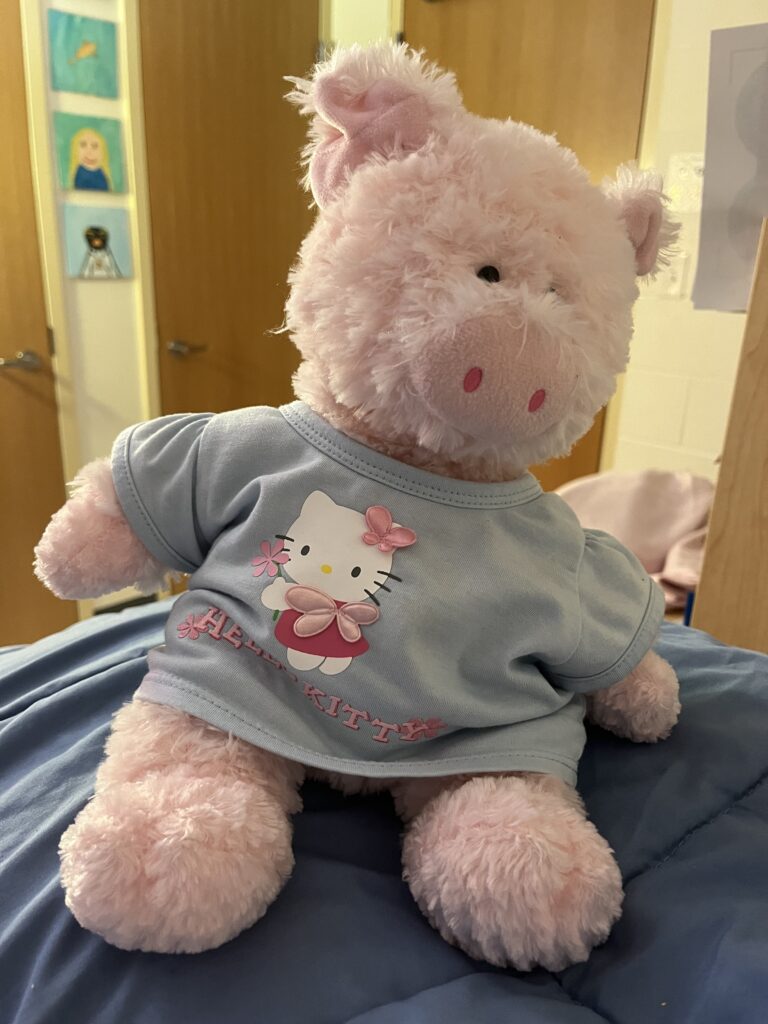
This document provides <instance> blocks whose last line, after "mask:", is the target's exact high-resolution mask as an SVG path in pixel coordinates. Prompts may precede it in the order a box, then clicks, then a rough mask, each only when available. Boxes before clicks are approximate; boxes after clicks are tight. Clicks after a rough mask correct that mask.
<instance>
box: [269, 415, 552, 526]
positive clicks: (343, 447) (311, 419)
mask: <svg viewBox="0 0 768 1024" xmlns="http://www.w3.org/2000/svg"><path fill="white" fill-rule="evenodd" d="M280 412H281V413H282V415H283V417H284V418H285V419H286V421H287V422H288V423H289V424H290V425H291V426H292V427H293V429H294V430H295V431H296V432H297V433H298V434H300V435H301V437H303V438H304V440H305V441H308V442H309V444H311V445H312V446H313V447H314V448H316V449H317V450H318V451H320V452H322V453H323V454H325V455H327V456H329V457H330V458H332V459H334V460H335V461H336V462H338V463H340V464H341V465H343V466H346V467H348V468H349V469H351V470H353V471H354V472H356V473H359V474H360V475H361V476H365V477H368V478H369V479H370V480H378V481H379V482H380V483H383V484H386V485H387V486H388V487H393V488H395V489H396V490H398V491H403V492H404V493H406V494H413V495H415V496H417V497H420V498H425V499H427V500H428V501H434V502H437V503H439V504H443V505H454V506H456V507H457V508H511V507H513V506H514V505H525V504H527V503H528V502H530V501H533V500H534V499H535V498H537V497H538V496H539V495H540V494H541V493H542V491H541V485H540V484H539V482H538V480H537V479H536V478H535V477H534V476H533V475H532V474H531V473H528V472H526V473H524V474H523V475H522V476H521V477H519V478H518V479H517V480H511V481H506V482H504V483H476V482H473V481H471V480H454V479H452V478H450V477H444V476H440V474H439V473H430V472H429V470H426V469H418V468H417V467H415V466H408V465H406V464H405V463H403V462H399V461H398V460H397V459H393V458H391V457H390V456H388V455H383V454H382V453H381V452H377V451H375V450H374V449H372V448H368V447H366V445H364V444H361V443H360V442H359V441H354V440H353V439H352V438H350V437H347V436H346V434H342V433H341V431H339V430H336V428H335V427H332V426H331V425H330V423H326V421H325V420H324V419H323V418H322V417H321V416H318V415H317V413H315V412H313V411H312V409H310V408H309V406H308V405H307V404H306V403H305V402H298V401H297V402H291V403H290V404H289V405H283V406H281V407H280Z"/></svg>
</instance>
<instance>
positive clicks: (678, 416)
mask: <svg viewBox="0 0 768 1024" xmlns="http://www.w3.org/2000/svg"><path fill="white" fill-rule="evenodd" d="M657 4H658V6H657V18H656V29H655V34H654V41H653V51H652V62H651V72H650V81H649V92H648V96H647V104H646V117H645V124H644V129H643V134H642V142H641V153H640V163H641V165H643V166H655V167H658V168H659V169H660V170H662V171H663V172H664V174H665V177H666V180H667V188H668V190H671V191H672V192H673V194H674V195H675V196H676V198H677V196H678V194H679V193H678V186H679V183H680V179H677V182H676V180H675V176H674V175H672V176H671V177H670V176H669V173H668V172H669V170H670V161H671V160H673V158H675V157H677V156H679V155H681V154H692V155H693V154H695V155H699V156H702V155H703V153H704V145H705V136H706V113H707V84H708V75H709V36H710V32H711V31H712V30H713V29H717V28H726V27H729V26H735V25H749V24H756V23H758V22H764V21H768V0H657ZM677 205H678V209H677V210H676V216H677V217H678V219H679V220H681V221H682V224H683V229H682V234H681V238H680V250H681V254H680V257H679V258H678V259H677V260H676V261H675V263H674V265H673V267H672V268H671V273H667V274H663V275H661V276H660V277H659V279H657V281H656V282H655V283H653V284H651V285H644V286H642V294H641V298H640V300H639V301H638V303H637V307H636V316H635V325H636V326H635V339H634V342H633V347H632V357H631V361H630V367H629V370H628V372H627V374H626V376H625V379H624V381H623V385H622V389H621V392H620V395H619V396H618V398H617V400H616V401H615V402H614V403H613V405H612V407H611V409H610V413H609V420H608V427H607V436H606V443H605V446H604V451H603V468H604V469H610V468H615V469H620V470H630V469H641V468H647V467H658V468H662V469H674V470H690V471H692V472H695V473H700V474H702V475H703V476H708V477H714V476H715V473H716V465H715V459H716V458H717V456H718V455H719V454H720V450H721V447H722V444H723V439H724V436H725V427H726V420H727V416H728V409H729V405H730V399H731V392H732V390H733V382H734V378H735V373H736V365H737V362H738V357H739V349H740V346H741V338H742V334H743V330H744V316H743V315H741V314H736V313H715V312H705V311H694V309H693V307H692V305H691V301H690V293H691V288H692V285H693V280H694V274H695V269H696V268H695V264H696V253H697V248H698V230H699V209H698V204H697V203H687V204H684V205H686V206H688V207H689V208H688V209H684V210H680V209H679V206H680V200H679V199H678V200H677Z"/></svg>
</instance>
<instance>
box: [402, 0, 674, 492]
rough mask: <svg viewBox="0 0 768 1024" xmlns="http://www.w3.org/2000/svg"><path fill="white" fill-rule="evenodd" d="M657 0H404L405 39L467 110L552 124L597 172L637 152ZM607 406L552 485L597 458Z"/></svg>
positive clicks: (556, 468)
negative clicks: (452, 81) (444, 71)
mask: <svg viewBox="0 0 768 1024" xmlns="http://www.w3.org/2000/svg"><path fill="white" fill-rule="evenodd" d="M653 8H654V0H439V2H427V0H406V2H405V39H406V42H408V43H409V44H410V45H411V46H413V47H415V48H416V49H424V50H426V53H427V56H428V57H429V58H430V59H431V60H434V61H436V62H437V63H438V64H440V65H442V66H443V67H446V68H450V69H451V70H452V71H454V72H455V73H456V77H457V79H458V82H459V86H460V88H461V90H462V92H463V94H464V101H465V103H466V105H467V107H468V109H469V110H471V111H473V112H474V113H476V114H481V115H482V116H483V117H498V118H507V117H511V118H513V119H514V120H516V121H524V122H526V123H527V124H532V125H535V127H537V128H539V129H541V131H543V132H548V133H549V132H554V133H555V134H557V137H558V139H559V140H560V142H562V143H563V145H565V146H568V147H570V148H571V149H573V150H574V151H575V153H576V155H577V156H578V157H579V159H580V161H581V163H582V164H583V165H584V166H585V167H586V168H587V170H588V171H589V172H590V174H591V175H592V178H593V180H594V181H595V182H599V181H601V180H602V178H603V177H604V176H605V175H607V174H611V173H613V171H614V170H615V169H616V167H617V166H618V165H619V164H621V163H624V162H625V161H626V160H631V159H633V158H634V157H635V156H636V155H637V150H638V143H639V136H640V123H641V118H642V112H643V98H644V93H645V80H646V70H647V65H648V55H649V49H650V41H651V29H652V24H653ZM603 418H604V414H603V413H602V412H601V413H600V415H599V416H598V417H597V420H596V421H595V425H594V427H593V428H592V429H591V430H590V432H589V433H588V434H587V435H586V437H585V438H583V439H582V440H581V441H580V442H579V444H578V445H576V447H575V448H574V450H573V451H572V453H571V454H570V455H569V456H568V457H567V458H565V459H557V460H555V461H553V462H550V463H548V464H547V465H545V466H537V467H535V469H534V472H535V473H536V475H537V476H538V477H539V479H540V480H541V482H542V484H543V485H544V487H546V488H548V489H552V488H555V487H558V486H559V485H560V484H562V483H565V482H566V480H572V479H574V478H575V477H579V476H584V475H586V474H587V473H594V472H596V471H597V469H598V467H599V461H600V445H601V441H602V432H603Z"/></svg>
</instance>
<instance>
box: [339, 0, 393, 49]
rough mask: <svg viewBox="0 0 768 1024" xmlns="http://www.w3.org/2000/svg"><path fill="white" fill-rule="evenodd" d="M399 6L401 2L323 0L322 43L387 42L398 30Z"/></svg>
mask: <svg viewBox="0 0 768 1024" xmlns="http://www.w3.org/2000/svg"><path fill="white" fill-rule="evenodd" d="M401 6H402V0H323V3H322V4H321V7H324V8H325V9H326V10H325V12H323V11H321V21H324V22H325V26H326V27H325V29H324V32H325V35H326V36H327V38H326V39H325V40H324V42H326V43H334V44H336V45H338V46H349V45H350V44H351V43H363V44H365V43H374V42H376V41H377V40H379V39H388V38H390V37H391V36H392V35H393V34H394V32H396V31H397V29H398V27H399V24H400V18H401ZM393 26H396V27H395V28H394V29H393Z"/></svg>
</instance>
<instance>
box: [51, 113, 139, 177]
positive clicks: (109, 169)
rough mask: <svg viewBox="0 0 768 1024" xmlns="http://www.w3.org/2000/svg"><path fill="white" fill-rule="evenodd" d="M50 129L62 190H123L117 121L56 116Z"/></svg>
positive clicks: (77, 115)
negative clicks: (54, 143) (52, 134)
mask: <svg viewBox="0 0 768 1024" xmlns="http://www.w3.org/2000/svg"><path fill="white" fill-rule="evenodd" d="M53 130H54V135H55V138H56V159H57V163H58V166H59V184H60V185H61V187H62V188H72V189H88V190H90V191H95V192H124V191H125V183H124V178H123V147H122V142H121V135H120V122H119V121H116V120H115V119H114V118H112V117H92V116H90V115H82V114H61V113H55V114H54V115H53Z"/></svg>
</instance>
